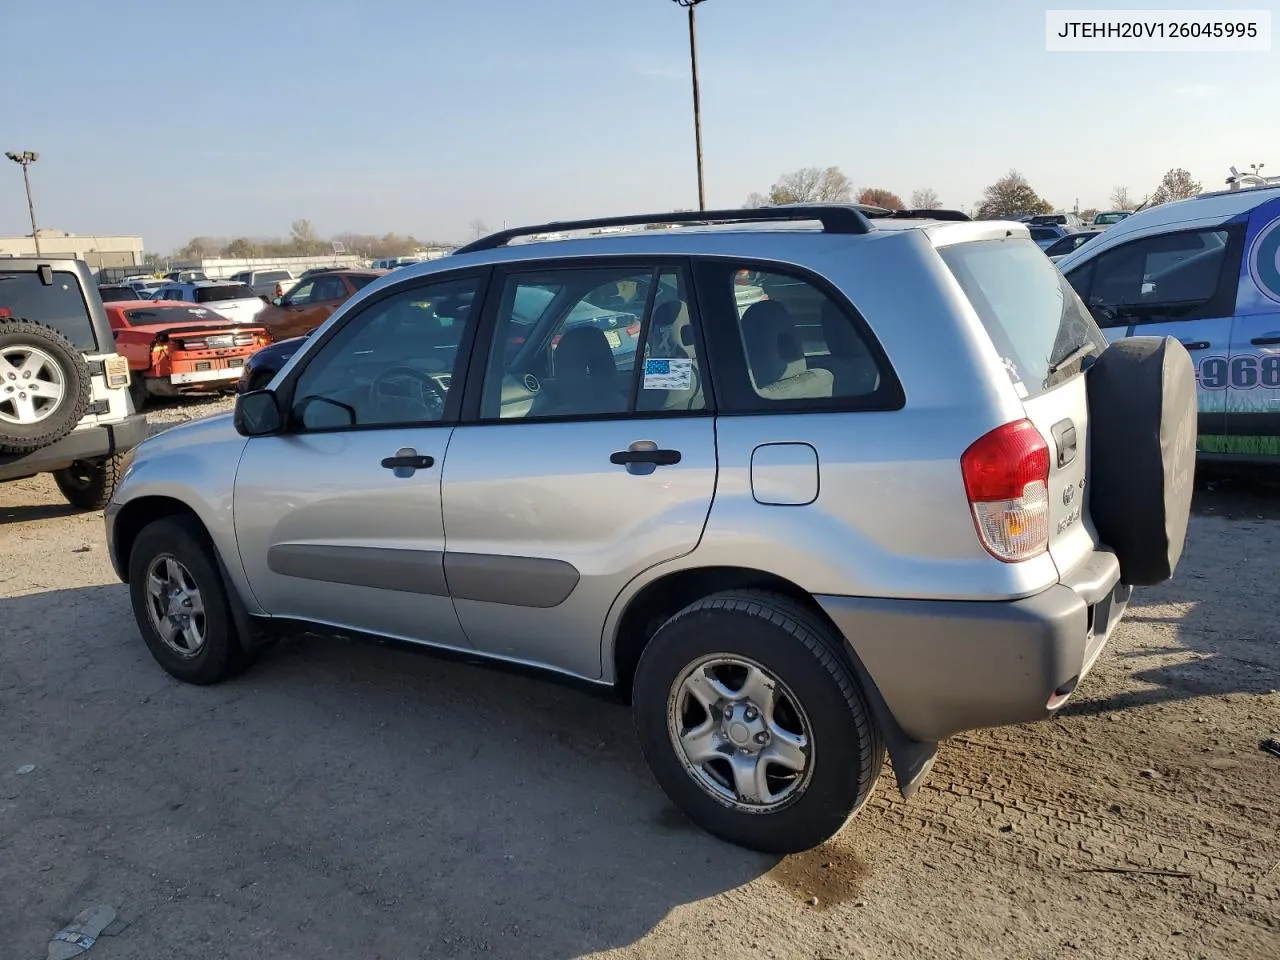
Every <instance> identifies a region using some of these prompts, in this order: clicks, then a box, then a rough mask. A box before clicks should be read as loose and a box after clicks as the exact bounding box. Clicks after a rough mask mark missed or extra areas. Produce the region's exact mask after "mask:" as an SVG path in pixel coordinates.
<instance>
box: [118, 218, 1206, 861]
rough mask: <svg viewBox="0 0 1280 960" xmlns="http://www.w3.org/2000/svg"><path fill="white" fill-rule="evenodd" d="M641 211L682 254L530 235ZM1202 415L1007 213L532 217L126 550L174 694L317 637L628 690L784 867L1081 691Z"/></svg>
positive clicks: (240, 414)
mask: <svg viewBox="0 0 1280 960" xmlns="http://www.w3.org/2000/svg"><path fill="white" fill-rule="evenodd" d="M703 219H713V220H714V221H715V222H716V224H717V225H716V226H715V227H712V228H705V227H698V226H695V224H696V223H697V222H698V221H699V220H703ZM649 222H652V223H656V224H667V223H680V224H687V225H688V226H686V227H685V228H683V229H676V230H652V231H632V232H622V233H616V234H611V235H601V236H595V237H584V238H580V239H567V240H560V241H555V242H551V243H522V244H518V245H513V246H507V241H508V240H511V239H513V238H515V237H516V236H519V235H520V234H522V233H526V232H527V233H528V234H536V233H544V232H552V231H553V230H575V229H576V230H586V229H593V228H601V227H613V226H625V225H637V224H641V223H649ZM806 224H812V226H808V227H807V226H806ZM1099 242H1101V241H1099ZM744 270H746V271H748V272H749V273H750V274H752V276H751V277H750V279H751V280H752V284H751V285H754V286H757V287H759V288H761V289H762V290H763V291H765V292H767V295H768V299H759V300H756V301H755V302H753V303H751V304H750V305H749V306H747V307H746V308H745V309H742V310H740V309H739V305H740V304H739V299H738V296H737V293H738V289H737V288H738V287H739V286H740V285H741V284H740V283H739V280H740V279H742V271H744ZM641 290H644V291H645V295H644V297H643V298H639V297H637V296H636V294H637V293H638V292H639V291H641ZM525 291H540V292H539V293H537V294H535V295H533V296H532V297H531V298H530V297H527V296H526V297H524V298H522V296H521V295H522V292H525ZM547 293H550V298H549V299H548V298H547V296H546V294H547ZM618 297H621V298H622V299H623V300H624V301H625V302H626V309H627V310H628V311H630V310H631V309H633V307H634V309H636V310H638V311H639V315H640V319H641V323H640V328H641V329H640V334H639V336H637V337H635V338H632V339H630V340H628V341H627V351H626V352H625V353H619V352H617V351H616V350H614V349H611V344H610V342H609V338H608V336H607V333H608V330H609V329H610V327H609V326H605V327H602V326H601V325H599V324H598V323H597V322H596V318H597V317H598V316H600V314H601V312H604V313H606V314H612V313H617V312H620V310H619V305H618V304H617V303H616V302H615V298H618ZM522 301H523V303H522ZM526 306H531V307H532V309H531V310H527V309H526ZM530 312H532V313H534V314H536V317H535V318H534V320H533V322H532V324H526V323H524V322H523V321H524V319H526V318H527V316H528V314H529V313H530ZM522 313H523V316H522ZM584 316H586V318H587V322H581V321H582V318H583V317H584ZM801 316H803V317H810V316H816V317H817V320H818V331H815V334H814V336H815V337H816V336H817V335H818V332H820V334H821V343H820V347H821V348H820V349H818V344H816V343H815V344H814V349H805V348H804V347H803V346H802V343H801V336H800V335H799V334H798V332H797V330H796V323H797V319H796V318H797V317H801ZM610 323H611V321H610ZM517 334H518V336H519V337H520V339H521V342H520V344H519V345H518V349H516V350H515V351H508V350H506V349H504V346H505V345H506V344H508V343H510V342H511V339H512V337H513V335H517ZM1194 390H1195V384H1194V372H1193V369H1192V365H1191V363H1190V359H1189V357H1188V356H1187V353H1186V351H1185V350H1184V349H1183V348H1182V347H1181V346H1180V345H1179V344H1178V343H1177V341H1175V340H1172V339H1167V338H1166V339H1162V338H1144V337H1136V338H1133V339H1132V340H1130V341H1128V342H1127V343H1126V345H1125V346H1124V347H1123V348H1120V347H1111V348H1109V349H1108V348H1107V341H1106V339H1105V338H1104V337H1103V336H1102V334H1101V332H1100V331H1099V330H1098V328H1097V326H1096V325H1095V324H1094V323H1093V321H1092V320H1091V319H1090V317H1089V314H1088V312H1087V311H1086V310H1085V308H1084V306H1083V304H1082V303H1081V302H1080V300H1079V298H1078V297H1077V296H1076V295H1075V293H1074V292H1073V290H1072V289H1071V287H1070V286H1069V285H1068V284H1067V282H1066V280H1065V279H1064V278H1063V276H1062V275H1061V274H1060V273H1059V272H1058V270H1057V269H1056V268H1055V267H1054V266H1053V265H1052V264H1051V263H1050V262H1049V261H1048V259H1047V258H1045V257H1044V255H1043V254H1042V253H1041V252H1040V251H1039V250H1038V249H1037V248H1036V246H1035V245H1034V244H1033V243H1032V242H1031V241H1030V237H1029V233H1028V231H1027V229H1026V228H1025V227H1023V226H1019V225H1016V224H1011V223H1009V222H985V223H984V222H956V221H951V222H939V221H923V220H914V221H913V220H896V219H892V218H887V219H884V220H876V221H874V222H873V221H871V220H868V219H867V218H866V217H865V216H863V214H862V213H861V212H860V211H858V210H857V209H856V208H854V207H852V206H840V205H831V204H819V205H814V206H811V207H804V206H797V207H777V208H763V209H758V210H741V211H712V212H706V213H699V212H690V213H675V214H662V215H655V216H653V217H623V218H617V219H612V220H603V221H586V222H580V223H575V224H556V225H540V226H534V227H529V228H528V229H527V231H518V230H517V231H504V232H503V233H501V234H497V235H494V236H491V237H486V238H482V239H481V240H479V241H477V242H475V243H473V244H470V245H468V246H467V247H464V248H462V249H460V250H459V251H458V252H457V253H456V254H454V255H453V256H451V257H448V258H445V259H442V260H437V261H434V262H431V263H424V264H420V265H417V266H413V267H406V268H403V269H401V270H397V271H395V272H394V273H391V274H388V275H387V276H385V277H383V278H382V279H380V280H378V281H377V282H376V283H373V284H371V285H370V286H368V287H367V288H365V289H364V290H363V291H361V292H360V293H358V294H357V295H355V296H354V297H352V298H351V299H350V300H348V301H347V302H346V303H345V304H344V305H343V306H342V307H341V308H339V309H338V310H337V311H336V312H335V313H334V315H333V316H332V317H330V318H329V319H328V320H327V321H326V322H325V323H324V324H323V325H322V326H321V327H320V328H319V329H318V330H316V332H315V333H314V334H313V335H312V336H310V337H308V338H306V339H305V340H304V341H303V342H302V343H301V345H300V347H299V348H298V350H297V351H296V352H295V353H294V354H293V355H292V357H291V358H290V359H289V360H288V361H287V362H286V364H285V365H284V367H283V368H282V369H281V370H280V372H279V373H278V374H277V376H276V377H275V379H274V381H273V382H272V386H271V387H270V388H269V389H265V390H255V391H252V392H248V393H244V394H241V395H240V396H238V397H237V399H236V411H235V414H234V416H223V417H215V418H209V419H205V420H201V421H198V422H196V423H190V424H185V425H182V426H178V427H174V428H172V429H170V430H167V431H166V432H164V433H162V434H159V435H157V436H156V437H153V438H151V439H150V440H148V441H147V442H146V443H144V444H143V445H142V447H141V448H140V449H139V451H138V453H137V458H136V461H135V466H134V467H133V468H132V470H131V471H130V473H129V475H128V477H127V478H126V479H125V481H124V483H123V484H122V485H121V487H120V489H119V490H118V491H117V495H116V498H115V500H114V501H113V502H112V504H111V506H110V507H109V509H108V511H107V513H106V529H107V543H108V546H109V553H110V556H111V559H112V562H113V563H114V565H115V569H116V571H117V573H118V574H119V576H120V577H121V579H123V580H124V581H126V582H127V583H128V584H129V589H130V595H131V598H132V603H133V609H134V615H135V618H136V620H137V623H138V627H139V630H140V631H141V634H142V637H143V639H144V641H145V643H146V645H147V647H148V649H149V650H150V652H151V654H152V656H153V657H154V658H155V659H156V661H158V663H159V664H160V665H161V666H162V667H163V668H164V669H165V670H167V671H169V672H170V673H171V674H172V675H174V676H175V677H178V678H180V679H182V680H184V681H187V682H190V683H196V684H208V683H214V682H217V681H219V680H222V679H224V678H226V677H229V676H231V675H233V674H234V673H236V672H238V671H240V670H242V669H244V668H245V667H246V666H248V665H249V663H250V662H252V660H253V659H254V657H255V656H256V655H257V653H258V652H259V651H260V650H261V649H262V647H263V645H264V644H266V643H268V642H269V641H270V638H271V636H272V634H273V632H275V631H277V630H279V629H280V628H282V627H283V626H286V625H289V624H294V625H301V626H302V627H303V628H304V629H305V630H336V631H339V632H342V633H344V634H345V635H348V636H372V637H381V638H393V639H395V640H398V641H402V642H409V643H414V644H420V645H423V646H426V647H436V648H443V649H446V650H453V651H459V652H462V653H464V654H465V655H466V656H469V657H478V658H487V659H491V660H494V661H500V662H505V663H514V664H520V665H523V666H524V667H537V668H542V669H544V670H547V671H550V672H552V673H555V674H558V675H560V676H563V677H568V678H574V679H576V680H578V681H580V682H582V683H584V684H587V685H590V686H593V687H597V688H598V687H600V686H602V685H603V686H607V687H611V688H613V689H614V690H615V691H616V692H617V693H618V694H619V695H621V696H622V697H623V698H625V699H628V700H630V702H631V706H632V711H633V713H634V718H635V723H636V729H637V732H638V736H639V740H640V745H641V747H642V749H643V752H644V755H645V757H646V758H647V760H648V762H649V764H650V766H651V768H652V770H653V772H654V774H655V776H656V778H657V780H658V782H659V783H660V785H661V786H662V787H663V789H664V790H665V791H666V792H667V794H668V796H669V797H670V798H671V799H672V801H673V802H674V803H675V804H676V805H677V806H679V807H680V809H682V810H683V811H684V812H685V813H686V814H687V815H688V816H689V817H690V818H692V820H693V821H694V822H695V823H698V824H700V825H701V826H703V827H704V828H706V829H707V830H709V831H711V832H712V833H715V834H716V835H718V836H720V837H723V838H725V839H728V840H730V841H732V842H735V843H739V844H743V845H745V846H748V847H752V848H756V849H761V850H768V851H773V852H792V851H796V850H801V849H805V848H808V847H812V846H813V845H815V844H818V843H821V842H822V841H824V840H826V839H827V838H828V837H830V836H831V835H832V834H834V833H835V832H836V831H837V830H839V829H840V827H841V826H842V825H843V824H844V822H845V821H846V819H847V818H848V817H849V816H850V815H851V814H852V813H853V812H855V811H856V810H858V809H859V808H860V807H861V806H862V805H863V804H864V803H865V802H866V800H867V797H868V796H869V794H870V792H871V790H872V787H873V785H874V784H875V783H876V781H877V777H878V774H879V773H880V769H881V763H882V761H883V756H884V753H885V751H886V749H887V751H888V753H889V755H890V757H891V759H892V761H893V769H894V774H895V776H896V777H897V779H898V783H899V788H900V789H901V790H902V792H903V793H904V794H905V795H908V796H909V795H910V794H911V793H912V792H913V791H914V790H915V789H917V788H918V787H919V785H920V783H921V782H922V781H923V780H924V778H925V777H927V775H928V772H929V769H930V767H931V765H932V761H933V758H934V755H935V751H936V748H937V743H938V741H940V740H942V739H944V738H946V737H948V736H951V735H952V734H955V733H958V732H960V731H963V730H968V729H972V728H977V727H988V726H997V725H1001V724H1011V723H1023V722H1027V721H1033V720H1037V719H1041V718H1045V717H1049V716H1052V715H1053V714H1054V713H1056V711H1058V710H1059V709H1060V708H1061V707H1062V705H1063V704H1064V703H1066V702H1067V701H1068V700H1069V699H1070V697H1071V696H1072V694H1073V693H1074V692H1075V691H1076V690H1077V689H1078V688H1079V685H1080V683H1081V682H1082V680H1083V679H1084V678H1085V677H1086V675H1087V674H1088V673H1089V670H1090V668H1091V667H1092V666H1093V664H1094V663H1095V661H1096V660H1097V658H1098V656H1099V655H1100V653H1101V651H1102V650H1103V647H1104V646H1105V644H1106V642H1107V640H1108V638H1109V637H1110V635H1111V634H1112V632H1113V630H1114V629H1115V626H1116V624H1117V623H1118V622H1119V620H1120V617H1121V615H1122V614H1123V612H1124V610H1125V608H1126V605H1127V603H1128V601H1129V598H1130V594H1131V590H1132V587H1133V586H1142V585H1146V584H1153V583H1158V582H1161V581H1163V580H1165V579H1167V578H1168V577H1169V576H1171V575H1172V574H1173V572H1174V569H1175V567H1176V564H1177V561H1178V558H1179V556H1180V553H1181V549H1182V544H1183V538H1184V536H1185V532H1186V525H1187V519H1188V513H1189V509H1190V499H1191V490H1192V484H1191V474H1192V468H1193V466H1194V433H1195V400H1194ZM1091 407H1094V408H1096V409H1101V410H1103V411H1105V414H1104V415H1103V416H1096V417H1095V416H1091V415H1090V409H1091ZM1086 491H1087V492H1086ZM302 735H306V734H305V732H304V733H303V734H302Z"/></svg>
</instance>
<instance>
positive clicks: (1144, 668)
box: [1062, 469, 1280, 716]
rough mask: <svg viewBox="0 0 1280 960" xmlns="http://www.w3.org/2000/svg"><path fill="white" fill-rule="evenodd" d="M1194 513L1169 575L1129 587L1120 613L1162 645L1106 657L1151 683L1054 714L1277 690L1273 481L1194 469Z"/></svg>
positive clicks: (1278, 548)
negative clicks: (1159, 636)
mask: <svg viewBox="0 0 1280 960" xmlns="http://www.w3.org/2000/svg"><path fill="white" fill-rule="evenodd" d="M1193 509H1194V512H1195V516H1193V517H1192V521H1191V527H1190V531H1189V533H1188V537H1187V543H1186V548H1185V550H1184V552H1183V556H1182V559H1181V561H1180V563H1179V565H1178V569H1177V571H1176V572H1175V575H1174V578H1173V579H1172V580H1170V581H1168V582H1167V583H1163V584H1161V585H1160V586H1158V587H1150V588H1139V589H1137V590H1135V591H1134V597H1133V601H1132V603H1131V604H1130V606H1129V610H1128V612H1127V613H1126V615H1125V620H1126V622H1134V623H1147V624H1152V625H1157V626H1159V625H1163V626H1164V628H1165V630H1166V632H1167V635H1168V637H1169V641H1170V642H1169V645H1168V646H1160V647H1152V648H1149V649H1139V650H1131V651H1128V652H1125V653H1121V654H1115V655H1114V656H1116V657H1117V658H1118V660H1119V662H1121V663H1122V664H1124V665H1125V666H1126V668H1127V669H1128V670H1130V671H1131V674H1130V675H1131V676H1132V677H1133V678H1134V679H1136V680H1139V681H1141V682H1143V683H1146V684H1150V685H1151V686H1149V687H1147V688H1146V689H1138V690H1130V691H1126V692H1124V693H1121V694H1118V695H1116V696H1113V697H1109V698H1106V699H1098V700H1090V699H1087V698H1082V699H1080V700H1077V701H1073V702H1071V703H1068V704H1067V706H1066V707H1064V708H1063V710H1062V713H1063V715H1066V716H1070V715H1073V714H1074V715H1086V714H1094V713H1105V712H1109V711H1112V710H1124V709H1128V708H1130V707H1137V706H1143V705H1146V704H1155V703H1166V702H1170V701H1175V700H1187V699H1191V698H1194V697H1203V696H1226V695H1229V694H1234V693H1243V694H1265V693H1267V692H1268V691H1271V690H1274V689H1276V688H1277V687H1280V631H1277V629H1276V627H1275V619H1274V610H1273V607H1272V606H1271V605H1270V604H1269V603H1267V599H1268V598H1270V597H1274V596H1275V595H1276V589H1277V588H1276V584H1277V583H1278V582H1280V524H1278V523H1276V520H1277V519H1280V482H1277V478H1276V474H1274V472H1273V473H1267V472H1265V471H1253V472H1245V471H1239V470H1237V471H1232V472H1227V471H1223V470H1217V471H1208V470H1204V469H1201V470H1200V471H1199V475H1198V476H1197V491H1196V499H1195V503H1194V507H1193ZM1121 629H1123V626H1122V627H1121Z"/></svg>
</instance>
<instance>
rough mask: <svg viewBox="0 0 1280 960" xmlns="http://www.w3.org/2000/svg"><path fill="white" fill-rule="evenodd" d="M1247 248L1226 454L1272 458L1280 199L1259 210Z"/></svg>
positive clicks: (1277, 396) (1279, 441)
mask: <svg viewBox="0 0 1280 960" xmlns="http://www.w3.org/2000/svg"><path fill="white" fill-rule="evenodd" d="M1245 249H1246V250H1247V251H1248V253H1247V256H1246V258H1245V266H1244V268H1243V270H1242V271H1241V277H1240V294H1239V298H1238V301H1237V303H1236V318H1235V323H1234V324H1233V325H1232V327H1231V359H1230V362H1229V365H1228V368H1227V375H1228V377H1229V379H1230V382H1231V387H1230V392H1229V394H1228V399H1227V416H1226V436H1225V437H1223V438H1222V444H1221V451H1220V452H1222V453H1227V454H1232V455H1235V456H1240V457H1249V458H1260V459H1264V460H1271V459H1273V458H1276V457H1280V200H1273V201H1271V202H1270V203H1265V204H1263V205H1262V206H1260V207H1258V208H1257V209H1256V210H1254V211H1253V214H1252V216H1251V217H1250V218H1249V236H1248V238H1247V243H1246V247H1245Z"/></svg>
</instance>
